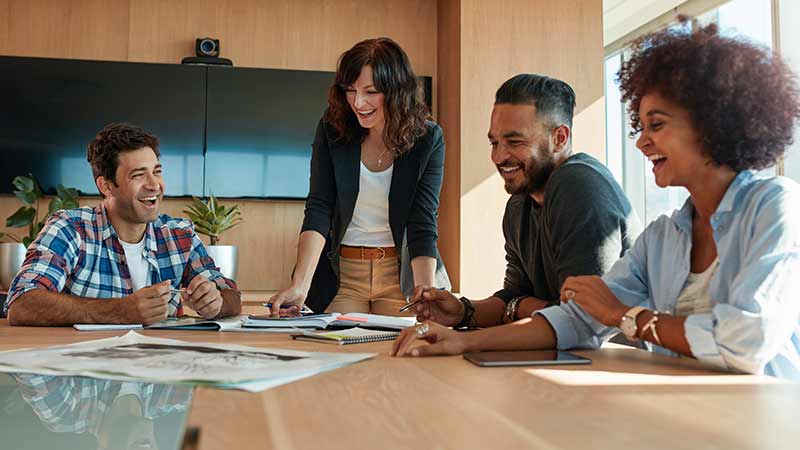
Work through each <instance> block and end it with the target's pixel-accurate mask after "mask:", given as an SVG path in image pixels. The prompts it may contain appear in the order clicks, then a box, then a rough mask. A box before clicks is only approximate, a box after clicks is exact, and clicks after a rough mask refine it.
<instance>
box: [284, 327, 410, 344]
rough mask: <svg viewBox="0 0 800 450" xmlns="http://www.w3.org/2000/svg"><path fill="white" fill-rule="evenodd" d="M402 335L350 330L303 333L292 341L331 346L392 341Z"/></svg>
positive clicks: (356, 329) (295, 336)
mask: <svg viewBox="0 0 800 450" xmlns="http://www.w3.org/2000/svg"><path fill="white" fill-rule="evenodd" d="M399 334H400V333H398V332H397V331H376V330H365V329H363V328H348V329H346V330H337V331H324V332H321V333H320V332H317V333H314V332H311V331H303V332H302V333H296V334H293V335H292V339H300V340H307V341H316V342H320V341H321V342H329V343H331V344H339V345H346V344H362V343H365V342H377V341H391V340H393V339H395V338H396V337H397V336H398V335H399Z"/></svg>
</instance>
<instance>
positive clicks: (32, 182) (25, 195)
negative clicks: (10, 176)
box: [11, 174, 43, 206]
mask: <svg viewBox="0 0 800 450" xmlns="http://www.w3.org/2000/svg"><path fill="white" fill-rule="evenodd" d="M11 183H12V184H13V185H14V187H15V188H16V190H15V191H14V195H15V196H16V197H17V198H18V199H20V201H21V202H22V203H24V204H26V205H30V206H33V205H35V204H36V201H37V200H39V199H40V198H42V197H43V194H42V189H41V188H40V187H39V183H37V182H36V178H34V177H33V175H30V174H28V176H27V177H26V176H17V177H14V180H13V181H12V182H11Z"/></svg>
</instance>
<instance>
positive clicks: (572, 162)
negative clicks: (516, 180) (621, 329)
mask: <svg viewBox="0 0 800 450" xmlns="http://www.w3.org/2000/svg"><path fill="white" fill-rule="evenodd" d="M641 231H642V225H641V223H640V222H639V219H638V217H637V216H636V213H635V212H634V211H633V208H631V204H630V202H629V201H628V198H627V197H626V196H625V193H624V192H622V188H621V187H620V186H619V184H618V183H617V182H616V180H614V177H613V175H612V174H611V172H610V171H609V170H608V169H607V168H606V166H604V165H603V164H602V163H600V161H598V160H597V159H595V158H593V157H591V156H590V155H588V154H585V153H577V154H575V155H572V156H570V157H569V159H567V160H566V161H565V162H564V163H563V164H561V166H559V167H558V168H557V169H556V170H554V171H553V174H552V175H551V176H550V179H549V180H548V181H547V185H545V193H544V205H539V204H538V203H537V202H536V201H535V200H533V198H531V196H530V195H522V194H520V195H513V196H511V198H510V199H509V200H508V203H507V204H506V212H505V215H504V216H503V234H504V236H505V240H506V245H505V247H506V261H507V265H506V275H505V281H504V283H503V289H501V290H500V291H498V292H496V293H495V294H494V295H495V296H496V297H500V298H501V299H503V300H504V301H505V302H506V303H507V302H509V301H511V299H513V298H514V297H518V296H522V295H524V296H534V297H536V298H538V299H541V300H547V301H550V302H551V303H552V304H558V299H559V290H560V289H561V284H562V283H563V282H564V280H565V279H566V278H567V277H570V276H574V275H602V274H603V273H605V271H607V270H608V269H609V268H611V265H612V264H614V262H616V261H617V259H619V258H620V257H621V256H622V255H623V254H624V253H625V251H626V250H627V249H628V248H630V247H631V245H633V241H634V240H635V239H636V237H637V236H638V235H639V233H640V232H641Z"/></svg>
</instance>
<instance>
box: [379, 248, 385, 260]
mask: <svg viewBox="0 0 800 450" xmlns="http://www.w3.org/2000/svg"><path fill="white" fill-rule="evenodd" d="M378 250H380V251H381V256H379V257H378V262H380V261H383V258H385V257H386V250H384V249H383V247H378Z"/></svg>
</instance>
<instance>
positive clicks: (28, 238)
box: [22, 236, 33, 248]
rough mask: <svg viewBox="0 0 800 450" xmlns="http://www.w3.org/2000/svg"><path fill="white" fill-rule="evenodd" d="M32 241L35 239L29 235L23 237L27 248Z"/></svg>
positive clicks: (23, 242) (23, 243)
mask: <svg viewBox="0 0 800 450" xmlns="http://www.w3.org/2000/svg"><path fill="white" fill-rule="evenodd" d="M31 242H33V239H31V238H30V237H29V236H25V237H24V238H22V245H24V246H25V248H27V247H28V246H30V245H31Z"/></svg>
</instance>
